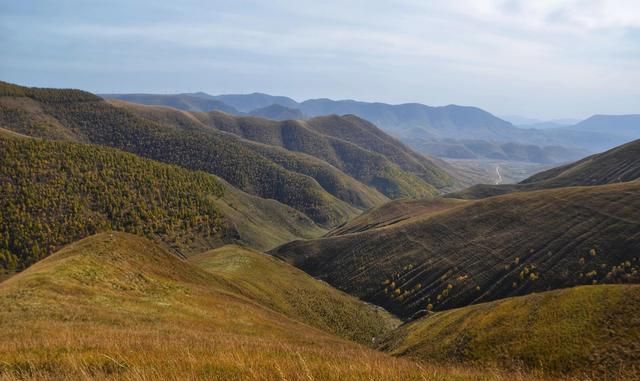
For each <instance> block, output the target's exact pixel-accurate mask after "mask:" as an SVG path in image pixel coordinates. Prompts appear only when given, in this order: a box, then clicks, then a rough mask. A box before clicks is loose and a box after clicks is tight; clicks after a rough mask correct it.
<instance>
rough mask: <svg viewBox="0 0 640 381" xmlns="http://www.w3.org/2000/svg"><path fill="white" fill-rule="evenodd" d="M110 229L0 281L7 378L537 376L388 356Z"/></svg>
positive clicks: (490, 379)
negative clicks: (263, 303) (232, 288)
mask: <svg viewBox="0 0 640 381" xmlns="http://www.w3.org/2000/svg"><path fill="white" fill-rule="evenodd" d="M226 287H227V281H226V280H224V279H219V278H217V277H216V276H214V275H213V274H211V273H208V272H206V271H203V270H201V269H199V268H197V267H195V266H193V265H190V264H189V263H186V262H183V261H181V260H179V259H177V258H175V257H174V256H172V255H170V254H168V253H167V252H165V251H164V250H162V249H160V248H158V247H157V246H156V245H154V244H152V243H151V242H150V241H147V240H145V239H142V238H138V237H135V236H132V235H128V234H123V233H104V234H99V235H96V236H92V237H89V238H87V239H84V240H82V241H79V242H76V243H74V244H71V245H69V246H67V247H66V248H64V249H62V250H61V251H59V252H57V253H56V254H54V255H52V256H50V257H48V258H47V259H45V260H43V261H41V262H39V263H37V264H36V265H34V266H32V267H31V268H29V269H28V270H26V271H24V272H22V273H20V274H17V275H15V276H14V277H12V278H10V279H8V280H5V281H4V282H2V283H0V323H1V324H0V325H1V327H2V330H0V359H1V361H0V379H2V380H116V379H117V380H158V379H163V380H185V379H188V380H307V381H309V380H346V381H348V380H355V381H359V380H363V381H364V380H443V381H448V380H459V381H462V380H486V381H494V380H495V381H502V380H527V381H529V380H538V378H535V377H528V376H523V375H520V374H518V373H513V374H509V375H503V374H501V373H497V372H492V371H481V372H480V371H474V370H469V369H466V368H461V367H440V366H437V367H436V366H426V365H418V364H416V363H414V362H411V361H408V360H403V359H396V358H392V357H390V356H388V355H386V354H384V353H380V352H376V351H374V350H371V349H368V348H366V347H364V346H361V345H358V344H355V343H352V342H348V341H345V340H342V339H340V338H337V337H335V336H332V335H330V334H328V333H325V332H322V331H320V330H318V329H315V328H312V327H310V326H308V325H305V324H302V323H298V322H296V321H294V320H291V319H289V318H287V317H285V316H284V315H282V314H280V313H277V312H275V311H273V310H270V309H268V308H264V307H262V306H260V305H258V304H257V303H255V302H254V301H252V300H250V299H248V298H246V297H243V296H241V295H238V294H235V293H233V292H229V291H228V290H227V288H226Z"/></svg>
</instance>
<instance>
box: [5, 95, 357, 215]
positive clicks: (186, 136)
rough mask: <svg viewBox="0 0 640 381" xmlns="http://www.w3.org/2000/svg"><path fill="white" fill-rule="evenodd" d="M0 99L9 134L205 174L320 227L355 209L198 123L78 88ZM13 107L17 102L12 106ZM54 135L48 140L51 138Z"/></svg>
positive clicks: (311, 181) (232, 139) (300, 176)
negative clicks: (139, 110) (151, 113)
mask: <svg viewBox="0 0 640 381" xmlns="http://www.w3.org/2000/svg"><path fill="white" fill-rule="evenodd" d="M0 94H3V95H11V96H10V97H2V96H0V104H3V105H4V106H3V107H8V108H10V109H11V110H13V111H15V113H16V114H19V115H20V118H19V121H20V122H21V123H17V122H15V121H13V120H8V121H7V120H3V121H0V125H1V126H3V128H6V129H9V130H12V131H14V132H18V133H22V134H25V135H30V136H36V137H44V138H60V139H72V140H76V141H82V142H87V143H93V144H99V145H106V146H110V147H114V148H119V149H121V150H125V151H129V152H132V153H136V154H138V155H140V156H144V157H148V158H151V159H154V160H158V161H163V162H168V163H172V164H177V165H180V166H182V167H186V168H188V169H192V170H203V171H206V172H210V173H213V174H216V175H218V176H220V177H222V178H224V179H225V180H226V181H228V182H229V183H231V184H232V185H234V186H236V187H238V188H240V189H242V190H243V191H246V192H248V193H252V194H255V195H258V196H260V197H263V198H272V199H275V200H278V201H280V202H282V203H284V204H287V205H289V206H291V207H293V208H295V209H297V210H299V211H302V212H303V213H305V214H307V215H308V216H309V217H310V218H312V219H313V220H314V221H315V222H317V223H319V224H322V225H325V226H333V225H335V224H337V223H340V222H343V221H345V220H346V219H348V218H349V217H350V216H352V215H354V214H355V213H356V212H357V210H356V209H355V208H353V207H351V206H350V205H348V204H347V203H345V202H343V201H341V200H338V199H336V198H335V197H334V196H332V195H330V194H329V193H327V192H326V191H324V190H323V189H322V187H320V185H319V184H318V183H317V182H316V181H315V180H314V179H312V178H310V177H308V176H305V175H302V174H299V173H295V172H292V171H289V170H286V169H284V168H283V167H281V166H280V165H277V164H275V163H273V162H272V161H270V160H268V159H267V158H265V157H263V156H261V155H259V154H258V153H255V152H253V151H251V150H248V149H247V148H246V147H244V146H243V145H242V144H241V143H240V142H239V139H237V138H234V137H232V136H229V135H226V134H222V133H220V132H217V131H214V130H212V129H210V128H206V127H205V126H201V125H199V124H198V123H196V122H197V121H193V122H192V123H190V124H185V123H178V122H181V121H182V120H184V118H183V119H181V120H176V121H175V123H160V122H158V121H157V120H152V119H148V118H143V117H141V116H140V115H137V114H134V113H132V112H131V111H130V110H128V109H125V108H123V107H115V106H113V105H112V104H109V103H107V102H104V101H103V100H102V99H101V98H98V97H96V96H94V95H93V94H89V93H85V92H81V91H77V90H54V89H37V88H24V87H20V86H15V85H10V84H4V83H2V84H1V86H0ZM16 102H17V103H19V105H13V104H14V103H16ZM24 102H27V103H29V104H31V103H33V102H36V106H37V107H38V109H37V110H35V111H34V110H32V108H25V107H22V106H21V104H22V103H24ZM7 105H8V106H7ZM12 105H13V106H12ZM34 107H35V106H34ZM13 111H12V112H13ZM41 114H43V115H45V117H46V118H47V120H53V121H55V123H54V124H55V127H56V128H55V129H49V128H48V126H49V125H48V124H47V125H45V126H43V125H42V123H41V122H40V120H39V119H38V118H39V116H40V115H41ZM162 117H163V118H164V117H165V116H164V115H163V116H162ZM188 120H192V119H188ZM22 122H24V123H22ZM52 123H53V122H52ZM54 133H55V136H50V135H52V134H54Z"/></svg>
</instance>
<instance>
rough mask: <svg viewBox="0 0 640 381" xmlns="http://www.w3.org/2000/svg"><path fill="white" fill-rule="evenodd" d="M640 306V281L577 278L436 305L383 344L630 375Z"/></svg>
mask: <svg viewBox="0 0 640 381" xmlns="http://www.w3.org/2000/svg"><path fill="white" fill-rule="evenodd" d="M639 313H640V286H627V285H622V286H621V285H615V286H580V287H575V288H570V289H565V290H556V291H548V292H543V293H540V294H532V295H527V296H522V297H514V298H507V299H503V300H498V301H494V302H490V303H483V304H478V305H473V306H469V307H463V308H459V309H454V310H448V311H443V312H437V313H434V314H432V315H429V316H426V317H424V318H421V319H420V320H417V321H415V322H412V323H410V324H406V325H404V326H402V327H401V328H400V329H399V330H397V331H395V332H394V333H393V334H392V335H391V336H390V337H388V338H387V339H386V342H385V343H384V344H383V348H385V349H386V350H387V351H389V352H391V353H393V354H394V355H399V356H403V357H410V358H415V359H420V360H426V361H432V362H433V361H437V362H448V363H451V362H452V361H453V362H461V363H467V364H469V363H471V364H476V365H484V366H495V365H498V366H501V367H507V368H511V369H519V368H522V367H526V368H536V369H543V370H544V371H545V372H547V373H556V374H560V373H562V374H573V375H575V376H577V377H579V378H580V379H593V380H604V379H617V378H623V379H628V380H632V379H635V377H636V376H637V374H638V373H637V372H638V368H637V364H638V363H639V362H640V345H638V342H639V340H640V314H639Z"/></svg>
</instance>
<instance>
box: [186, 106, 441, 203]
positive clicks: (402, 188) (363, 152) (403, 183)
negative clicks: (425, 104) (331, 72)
mask: <svg viewBox="0 0 640 381" xmlns="http://www.w3.org/2000/svg"><path fill="white" fill-rule="evenodd" d="M194 115H195V117H197V118H198V119H199V120H200V121H201V122H202V123H204V124H206V125H208V126H211V127H213V128H216V129H218V130H221V131H225V132H230V133H232V134H234V135H237V136H241V137H243V138H245V139H249V140H253V141H256V142H260V143H264V144H269V145H274V146H279V147H282V148H285V149H287V150H289V151H294V152H302V153H306V154H308V155H311V156H314V157H316V158H319V159H321V160H323V161H325V162H327V163H329V164H331V165H333V166H334V167H336V168H338V169H340V170H342V171H343V172H345V173H347V174H349V175H350V176H352V177H354V178H355V179H357V180H359V181H360V182H362V183H364V184H367V185H369V186H371V187H373V188H375V189H377V190H378V191H379V192H380V193H383V194H384V195H386V196H387V197H390V198H398V197H417V196H432V195H434V194H436V193H437V191H436V189H435V188H434V187H433V186H432V185H430V183H429V182H427V181H425V180H423V179H421V178H420V177H418V176H417V175H416V174H413V173H410V172H405V171H403V170H402V169H401V168H400V167H399V166H398V164H396V163H394V162H393V161H392V160H390V159H391V158H393V156H391V155H389V156H385V155H383V154H380V153H378V152H376V151H374V150H369V149H368V148H363V147H362V146H360V145H357V144H355V143H353V142H351V141H348V140H343V139H340V138H336V137H334V136H330V135H324V134H321V133H318V132H316V131H315V130H314V129H312V128H309V124H308V123H311V121H310V122H305V121H295V120H287V121H282V122H277V121H271V120H266V119H259V118H244V117H233V116H230V115H226V114H221V113H217V112H211V113H207V114H194ZM340 123H343V124H344V123H345V121H343V120H342V118H340V117H336V118H335V121H334V125H338V124H340ZM374 128H375V127H374ZM361 135H363V138H362V139H363V140H365V139H366V138H367V137H365V136H364V134H361ZM386 138H388V139H391V138H390V137H388V136H386ZM377 139H381V138H380V137H377ZM351 140H355V139H351ZM381 145H382V144H381ZM405 149H406V150H408V149H407V148H405ZM406 155H407V156H408V154H406ZM416 156H417V154H416ZM424 161H425V162H426V159H424ZM431 167H435V165H434V164H431ZM416 168H417V167H416ZM423 172H424V169H423ZM422 175H423V177H429V176H428V174H427V173H426V172H424V173H423V174H422ZM434 179H435V180H439V179H437V178H435V177H434V178H432V179H431V180H434ZM438 185H439V186H440V187H442V184H441V183H440V182H439V183H438Z"/></svg>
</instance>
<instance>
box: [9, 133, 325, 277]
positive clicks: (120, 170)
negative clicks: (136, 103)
mask: <svg viewBox="0 0 640 381" xmlns="http://www.w3.org/2000/svg"><path fill="white" fill-rule="evenodd" d="M0 163H2V165H0V179H1V180H2V181H1V182H2V187H0V210H2V213H1V214H0V267H2V268H5V269H22V268H25V267H26V266H28V265H30V264H31V263H33V262H35V261H37V260H38V259H40V258H43V257H44V256H46V255H47V254H50V253H51V252H52V251H54V250H56V249H57V248H59V247H60V246H61V245H64V244H67V243H69V242H73V241H75V240H77V239H79V238H82V237H86V236H88V235H91V234H95V233H96V232H100V231H104V230H108V229H115V230H122V231H127V232H132V233H136V234H141V235H145V236H147V237H151V238H154V239H158V240H160V241H161V242H162V243H163V245H164V246H165V247H167V248H169V249H170V250H171V251H173V252H174V253H177V254H179V255H188V254H191V253H195V252H199V251H202V250H205V249H207V248H212V247H216V246H219V245H221V244H222V242H244V243H245V244H248V245H251V246H254V247H257V248H262V249H267V248H271V247H274V246H276V245H278V244H281V243H284V242H286V241H288V240H291V239H293V238H295V237H307V238H310V237H313V236H317V235H320V234H322V230H321V229H320V228H318V227H317V226H315V224H313V222H312V221H311V220H309V219H308V218H307V217H306V216H304V215H303V214H301V213H299V212H297V211H295V210H293V209H291V208H289V207H286V206H285V205H282V204H280V203H278V202H276V201H273V200H263V199H259V198H257V197H254V196H250V195H247V194H245V193H243V192H241V191H239V190H237V189H235V188H233V187H231V186H230V185H228V184H226V183H224V184H223V183H221V181H220V180H219V179H217V178H216V177H214V176H213V175H210V174H207V173H204V172H191V171H188V170H185V169H183V168H180V167H177V166H173V165H168V164H162V163H158V162H154V161H152V160H148V159H142V158H140V157H138V156H135V155H132V154H128V153H124V152H122V151H119V150H115V149H111V148H106V147H97V146H91V145H85V144H77V143H68V142H51V141H46V140H35V139H29V138H24V139H20V138H18V139H14V138H6V137H2V136H0Z"/></svg>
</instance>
